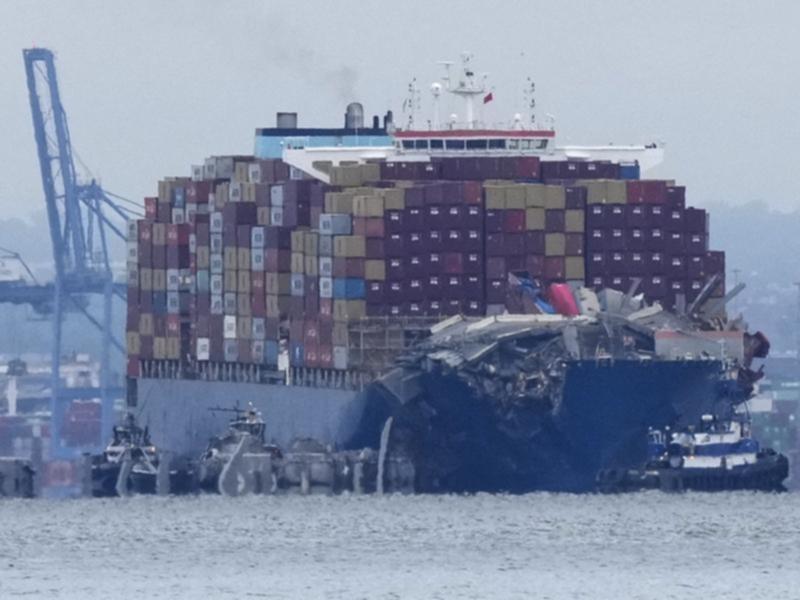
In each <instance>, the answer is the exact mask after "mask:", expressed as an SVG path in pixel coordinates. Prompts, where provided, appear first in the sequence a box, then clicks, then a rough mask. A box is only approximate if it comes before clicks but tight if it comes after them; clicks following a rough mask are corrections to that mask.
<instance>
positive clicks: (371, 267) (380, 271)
mask: <svg viewBox="0 0 800 600" xmlns="http://www.w3.org/2000/svg"><path fill="white" fill-rule="evenodd" d="M364 279H366V280H368V281H384V280H385V279H386V262H385V261H383V260H367V261H366V262H365V264H364Z"/></svg>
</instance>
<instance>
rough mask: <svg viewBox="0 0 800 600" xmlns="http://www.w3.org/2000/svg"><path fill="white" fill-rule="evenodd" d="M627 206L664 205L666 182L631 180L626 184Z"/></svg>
mask: <svg viewBox="0 0 800 600" xmlns="http://www.w3.org/2000/svg"><path fill="white" fill-rule="evenodd" d="M627 199H628V204H665V203H666V201H667V182H666V181H660V180H655V179H639V180H635V179H631V180H628V182H627Z"/></svg>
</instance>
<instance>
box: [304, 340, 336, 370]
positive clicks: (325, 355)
mask: <svg viewBox="0 0 800 600" xmlns="http://www.w3.org/2000/svg"><path fill="white" fill-rule="evenodd" d="M307 361H308V359H306V362H307ZM318 366H319V368H320V369H332V368H333V346H331V345H330V344H324V345H323V344H320V346H319V350H318Z"/></svg>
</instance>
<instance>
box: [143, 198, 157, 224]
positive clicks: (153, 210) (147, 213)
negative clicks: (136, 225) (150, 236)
mask: <svg viewBox="0 0 800 600" xmlns="http://www.w3.org/2000/svg"><path fill="white" fill-rule="evenodd" d="M144 218H145V220H147V221H149V222H151V223H152V222H154V221H156V219H157V218H158V198H145V199H144Z"/></svg>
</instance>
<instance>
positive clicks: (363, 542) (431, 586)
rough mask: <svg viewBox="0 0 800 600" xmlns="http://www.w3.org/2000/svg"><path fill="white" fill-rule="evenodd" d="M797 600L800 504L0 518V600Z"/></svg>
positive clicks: (478, 499) (197, 507)
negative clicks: (162, 599)
mask: <svg viewBox="0 0 800 600" xmlns="http://www.w3.org/2000/svg"><path fill="white" fill-rule="evenodd" d="M698 596H701V597H703V598H715V597H718V598H726V599H731V598H747V599H748V600H758V599H762V598H763V599H769V600H776V599H778V598H798V597H800V494H782V495H772V494H751V493H730V494H718V495H701V494H686V495H665V494H661V493H659V492H647V493H641V494H632V495H626V496H571V495H552V494H531V495H527V496H490V495H479V496H468V497H459V496H407V497H401V496H392V497H383V498H381V497H375V496H372V497H346V496H342V497H331V498H328V497H307V498H300V497H249V498H241V499H224V498H220V497H216V496H201V497H197V498H156V497H138V498H131V499H119V500H75V501H64V502H56V501H45V500H37V501H16V500H14V501H4V502H0V598H2V599H4V600H5V599H7V598H17V597H25V598H69V599H73V598H74V599H95V598H96V599H101V598H102V599H104V600H105V599H109V598H111V599H116V598H119V599H128V598H148V599H149V598H190V599H192V600H200V599H205V598H209V599H217V598H236V599H241V598H304V599H305V598H308V599H313V598H332V599H338V598H341V599H348V600H349V599H358V598H370V599H372V598H386V599H390V598H425V599H428V598H458V599H461V598H501V599H510V598H520V599H522V598H525V599H526V600H527V599H529V598H538V599H548V598H549V599H562V598H591V599H593V600H594V599H599V598H613V599H616V598H659V599H669V598H680V599H681V600H685V599H686V598H690V597H698Z"/></svg>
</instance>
